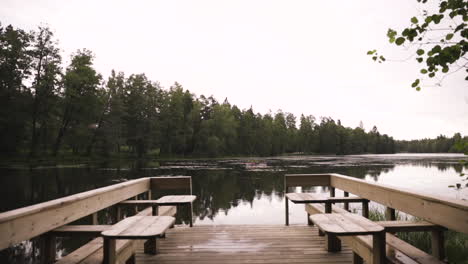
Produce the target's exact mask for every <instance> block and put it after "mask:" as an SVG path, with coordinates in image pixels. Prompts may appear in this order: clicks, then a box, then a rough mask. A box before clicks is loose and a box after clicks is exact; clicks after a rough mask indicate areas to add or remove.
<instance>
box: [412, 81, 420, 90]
mask: <svg viewBox="0 0 468 264" xmlns="http://www.w3.org/2000/svg"><path fill="white" fill-rule="evenodd" d="M418 84H419V79H416V80H415V81H414V82H413V83H412V84H411V87H413V88H414V87H416V86H418Z"/></svg>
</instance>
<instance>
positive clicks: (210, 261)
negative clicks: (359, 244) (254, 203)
mask: <svg viewBox="0 0 468 264" xmlns="http://www.w3.org/2000/svg"><path fill="white" fill-rule="evenodd" d="M315 232H317V228H315V227H310V226H305V225H302V226H299V225H291V226H287V227H286V226H284V225H242V226H226V225H217V226H204V225H199V226H194V227H193V228H189V227H184V226H182V227H177V228H174V229H171V230H169V231H168V236H167V238H166V239H159V240H158V245H157V246H158V254H157V255H149V254H145V253H144V248H143V247H139V248H137V253H136V263H139V264H156V263H159V264H181V263H190V264H192V263H193V264H202V263H203V264H216V263H223V264H238V263H244V264H248V263H257V264H266V263H276V264H281V263H312V264H319V263H328V264H332V263H333V264H345V263H350V262H351V260H352V252H351V251H350V249H349V248H348V247H346V246H343V248H342V251H341V252H336V253H333V254H330V253H328V252H327V251H326V250H325V249H324V247H323V239H321V238H319V237H317V236H316V235H315Z"/></svg>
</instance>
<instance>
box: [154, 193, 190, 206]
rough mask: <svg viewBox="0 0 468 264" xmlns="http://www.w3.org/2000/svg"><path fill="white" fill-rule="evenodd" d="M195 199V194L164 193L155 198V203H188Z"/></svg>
mask: <svg viewBox="0 0 468 264" xmlns="http://www.w3.org/2000/svg"><path fill="white" fill-rule="evenodd" d="M195 199H197V197H196V196H195V195H166V196H163V197H161V198H159V199H158V200H156V204H158V205H181V204H189V203H192V202H193V201H195Z"/></svg>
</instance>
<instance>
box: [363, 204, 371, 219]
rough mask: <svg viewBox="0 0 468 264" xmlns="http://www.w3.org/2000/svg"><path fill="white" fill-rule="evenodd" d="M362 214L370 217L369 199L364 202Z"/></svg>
mask: <svg viewBox="0 0 468 264" xmlns="http://www.w3.org/2000/svg"><path fill="white" fill-rule="evenodd" d="M362 216H364V217H365V218H369V200H366V201H363V202H362Z"/></svg>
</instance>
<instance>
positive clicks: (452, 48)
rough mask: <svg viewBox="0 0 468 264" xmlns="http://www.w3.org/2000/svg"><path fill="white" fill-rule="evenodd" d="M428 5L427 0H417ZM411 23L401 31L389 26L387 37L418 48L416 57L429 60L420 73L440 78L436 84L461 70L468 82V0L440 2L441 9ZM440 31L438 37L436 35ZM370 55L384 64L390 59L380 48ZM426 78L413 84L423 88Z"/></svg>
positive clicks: (413, 18) (391, 41)
mask: <svg viewBox="0 0 468 264" xmlns="http://www.w3.org/2000/svg"><path fill="white" fill-rule="evenodd" d="M417 1H418V2H419V3H421V4H426V3H427V0H417ZM410 21H411V25H410V26H409V27H407V28H405V29H403V30H402V31H401V32H400V33H398V32H397V31H396V30H393V29H389V30H388V32H387V37H388V40H389V42H390V43H392V44H395V45H397V46H405V47H406V48H407V49H410V48H414V49H415V50H416V52H415V54H414V55H416V56H414V55H413V56H411V57H415V60H416V61H417V62H418V63H421V64H422V63H425V66H423V67H422V68H421V70H420V73H421V74H422V75H424V76H428V77H429V78H436V79H437V81H436V85H439V86H440V84H441V83H442V81H443V80H444V78H445V77H446V76H447V75H450V74H453V73H455V72H458V71H460V70H463V69H464V70H465V71H466V73H467V74H466V76H465V80H467V81H468V57H467V51H468V27H467V23H466V22H467V21H468V2H467V1H465V0H445V1H440V3H439V5H438V10H437V12H435V13H429V12H428V11H427V10H423V12H422V14H421V15H420V16H418V17H416V16H415V17H412V18H411V19H410ZM434 34H437V36H432V35H434ZM367 55H369V56H371V57H372V59H373V60H374V61H376V62H379V63H382V62H384V61H386V58H385V57H384V56H383V55H381V54H379V53H378V52H377V50H370V51H368V52H367ZM421 83H422V78H417V79H416V80H415V81H414V82H413V83H412V84H411V87H413V88H415V89H416V90H417V91H419V90H421Z"/></svg>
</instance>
